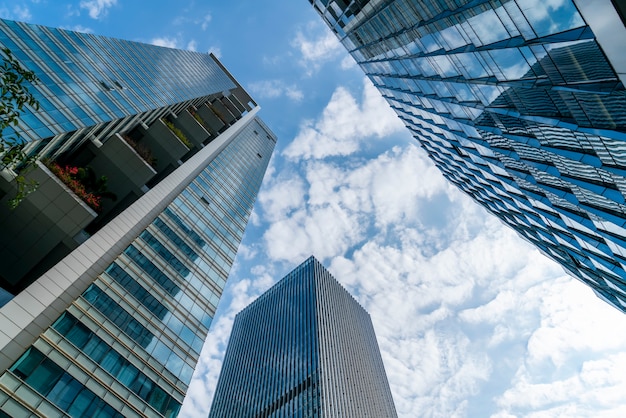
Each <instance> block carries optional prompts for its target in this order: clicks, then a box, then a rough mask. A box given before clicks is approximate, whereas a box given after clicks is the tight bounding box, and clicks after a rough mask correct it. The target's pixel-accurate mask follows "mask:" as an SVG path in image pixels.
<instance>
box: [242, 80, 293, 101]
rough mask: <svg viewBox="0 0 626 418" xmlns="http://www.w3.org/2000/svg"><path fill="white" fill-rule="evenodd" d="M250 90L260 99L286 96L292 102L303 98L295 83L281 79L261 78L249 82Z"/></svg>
mask: <svg viewBox="0 0 626 418" xmlns="http://www.w3.org/2000/svg"><path fill="white" fill-rule="evenodd" d="M249 87H250V91H251V92H252V93H254V94H255V97H258V98H261V99H275V98H279V97H287V98H289V99H291V100H292V101H294V102H299V101H301V100H302V99H303V98H304V93H302V90H300V89H299V88H298V87H297V86H296V85H295V84H287V83H285V82H284V81H282V80H277V79H275V80H263V81H256V82H253V83H250V86H249Z"/></svg>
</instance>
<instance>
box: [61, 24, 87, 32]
mask: <svg viewBox="0 0 626 418" xmlns="http://www.w3.org/2000/svg"><path fill="white" fill-rule="evenodd" d="M63 29H67V30H73V31H75V32H81V33H93V29H91V28H88V27H86V26H83V25H74V26H67V27H63Z"/></svg>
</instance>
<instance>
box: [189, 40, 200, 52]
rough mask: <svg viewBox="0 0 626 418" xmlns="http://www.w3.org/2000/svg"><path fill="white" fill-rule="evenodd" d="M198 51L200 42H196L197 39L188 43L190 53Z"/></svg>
mask: <svg viewBox="0 0 626 418" xmlns="http://www.w3.org/2000/svg"><path fill="white" fill-rule="evenodd" d="M197 49H198V42H196V41H195V39H192V40H191V41H189V42H188V43H187V50H188V51H196V50H197Z"/></svg>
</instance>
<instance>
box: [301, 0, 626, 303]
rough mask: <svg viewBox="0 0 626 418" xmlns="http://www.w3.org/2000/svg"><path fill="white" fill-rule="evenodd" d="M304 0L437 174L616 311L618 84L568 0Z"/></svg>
mask: <svg viewBox="0 0 626 418" xmlns="http://www.w3.org/2000/svg"><path fill="white" fill-rule="evenodd" d="M311 3H312V4H313V6H314V8H315V9H316V10H317V11H318V12H319V13H320V14H321V15H322V17H323V19H324V20H325V21H326V22H327V23H328V25H329V26H330V27H331V28H332V29H333V31H334V32H335V33H336V34H337V36H338V37H339V39H340V40H341V42H342V43H343V45H344V46H345V47H346V48H347V49H348V51H349V52H350V53H351V54H352V56H353V57H354V58H355V59H356V61H357V62H358V63H359V65H360V66H361V68H362V69H363V71H364V72H365V73H366V74H367V75H368V76H369V78H370V79H371V80H372V82H373V83H374V85H375V86H376V87H377V88H378V89H379V91H380V92H381V93H382V95H383V96H384V97H385V98H386V99H387V101H388V102H389V104H390V105H391V107H392V108H393V109H394V110H395V111H396V113H397V114H398V116H399V117H400V118H401V119H402V120H403V122H404V123H405V125H406V126H407V128H408V129H410V130H411V132H412V133H413V135H414V136H415V138H416V139H417V140H418V141H419V143H420V144H421V146H422V147H423V148H424V149H425V150H426V151H427V153H428V155H429V156H430V158H431V159H432V160H433V161H434V163H435V164H436V165H437V167H438V168H439V169H440V170H441V171H442V172H443V174H444V176H445V177H446V178H447V179H448V180H450V181H451V182H452V183H454V184H455V185H457V186H458V187H459V188H460V189H461V190H462V191H464V192H465V193H467V194H468V195H470V196H471V197H472V198H473V199H474V200H475V201H476V202H478V203H480V204H481V205H482V206H484V207H485V208H486V209H487V210H489V211H490V212H491V213H493V214H495V215H496V216H498V217H499V218H500V219H501V220H503V221H504V222H505V223H506V224H507V225H509V226H511V227H512V228H514V229H515V230H516V231H517V232H518V233H519V235H520V236H522V237H523V238H525V239H526V240H528V241H530V242H531V243H533V244H534V245H535V246H537V247H538V248H539V249H540V250H541V251H542V252H543V253H544V254H546V255H547V256H549V257H550V258H552V259H553V260H555V261H557V262H558V263H560V264H561V265H562V266H563V267H564V268H565V269H566V270H567V271H568V272H569V273H571V274H572V275H573V276H574V277H576V278H578V279H580V280H581V281H583V282H584V283H586V284H587V285H589V286H590V287H591V288H592V289H593V290H594V291H595V292H596V294H598V296H600V297H601V298H602V299H604V300H606V301H608V302H609V303H611V304H612V305H613V306H615V307H616V308H618V309H620V310H622V311H626V270H625V269H626V241H625V240H624V237H625V236H626V200H625V198H626V157H625V156H626V133H625V132H626V90H625V88H624V85H623V84H622V83H621V81H620V78H619V77H618V74H616V71H615V68H614V67H613V66H612V64H611V61H609V59H607V57H606V55H605V51H604V50H603V45H602V44H601V43H599V41H598V39H596V36H595V34H594V32H593V31H592V28H590V27H589V26H588V25H587V22H585V20H584V18H583V16H581V14H580V13H579V11H578V9H577V7H576V5H575V4H574V2H573V1H572V0H564V1H561V2H559V4H557V5H552V4H547V3H545V2H536V1H531V0H508V1H489V0H483V1H455V2H451V1H447V0H436V1H430V2H414V1H410V0H388V1H368V0H355V1H350V2H344V1H331V2H321V1H318V0H314V1H311ZM619 42H621V43H622V44H624V40H623V39H620V41H619Z"/></svg>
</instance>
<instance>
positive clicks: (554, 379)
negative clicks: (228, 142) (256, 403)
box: [182, 86, 626, 418]
mask: <svg viewBox="0 0 626 418" xmlns="http://www.w3.org/2000/svg"><path fill="white" fill-rule="evenodd" d="M368 88H370V87H368V86H365V87H364V90H365V92H364V98H363V99H362V100H361V102H362V103H360V104H359V103H358V102H357V100H355V99H354V97H353V96H352V95H350V94H349V93H348V92H347V90H345V89H339V90H337V91H336V92H335V94H334V95H333V97H332V98H331V100H330V102H329V104H328V106H327V107H326V109H325V110H324V111H323V113H322V114H321V115H319V117H318V118H316V119H315V120H313V121H310V122H308V124H306V125H303V128H301V132H300V133H299V135H297V137H296V139H295V140H294V141H293V142H292V143H291V144H289V145H288V146H287V147H286V149H285V151H284V153H283V154H282V155H280V154H278V155H275V158H276V160H278V161H277V162H275V163H273V164H272V166H271V169H270V173H269V174H268V176H267V178H266V181H265V184H264V187H263V190H262V191H261V193H260V194H259V198H258V201H259V206H258V207H257V209H256V210H255V213H257V214H258V225H259V227H260V229H262V233H263V239H262V240H261V243H262V246H259V247H255V249H256V250H258V253H256V255H255V256H253V258H252V259H250V260H249V261H246V262H247V263H248V264H247V265H248V268H243V267H242V268H240V269H238V272H240V273H241V274H242V277H241V278H239V279H237V278H235V280H238V281H235V282H234V283H232V284H229V287H228V290H227V293H228V295H231V297H232V298H233V299H234V301H233V302H232V304H231V305H226V306H225V307H222V306H220V309H225V311H226V313H225V314H223V315H220V316H219V318H218V319H216V323H215V324H214V328H213V329H212V330H211V333H210V339H209V341H210V342H209V343H207V346H206V347H205V351H204V353H203V355H202V358H203V360H202V362H201V365H202V366H201V369H200V370H199V372H198V373H197V374H196V376H197V377H194V379H202V381H201V384H202V388H201V389H197V391H198V392H197V393H194V394H193V395H190V396H193V400H190V401H186V405H191V404H194V405H196V406H198V409H197V410H195V411H194V412H195V413H197V414H198V415H206V411H207V408H208V405H209V402H210V399H211V397H212V393H213V390H214V388H215V383H216V381H217V373H218V371H219V367H220V366H221V358H222V356H223V350H224V348H225V344H226V341H227V334H228V333H229V332H230V324H231V322H232V317H233V316H234V314H235V313H236V312H238V310H239V309H241V308H243V307H244V306H246V304H247V303H248V302H249V301H251V300H252V299H253V298H254V297H255V296H256V295H258V294H259V293H261V292H262V291H263V290H264V289H266V288H267V287H269V286H270V285H271V284H272V283H273V282H275V281H276V280H277V279H279V278H280V277H281V274H284V273H286V272H287V271H289V270H290V269H291V268H293V267H294V266H295V265H297V264H298V263H300V262H301V261H302V260H303V259H304V258H306V257H307V256H309V255H310V254H314V255H316V256H317V257H318V258H319V259H320V260H321V261H323V262H324V263H325V264H326V265H327V266H328V268H329V270H330V271H331V273H333V275H334V276H335V277H336V278H337V279H338V280H339V281H340V282H341V283H342V284H343V285H344V286H345V287H346V288H347V289H348V290H349V291H350V292H351V293H352V294H353V295H354V296H355V297H356V299H357V300H358V301H359V302H360V303H361V305H362V306H363V307H364V308H365V309H366V310H367V311H368V312H369V313H370V315H371V317H372V321H373V324H374V327H375V330H376V334H377V339H378V343H379V346H380V348H381V353H382V356H383V361H384V364H385V368H386V371H387V375H388V378H389V382H390V386H391V389H392V393H393V396H394V401H395V404H396V407H397V410H398V414H399V416H400V417H403V418H408V417H414V416H416V415H418V416H421V417H433V418H434V417H474V416H492V417H502V418H504V417H513V416H526V417H552V416H555V417H556V416H568V417H569V416H577V417H578V416H582V417H595V416H600V417H603V416H605V417H612V416H616V417H617V416H624V414H625V413H626V411H625V410H624V409H626V408H624V406H622V403H623V401H622V399H623V393H624V391H625V390H626V378H625V377H624V376H623V370H624V369H625V368H626V355H624V354H623V353H624V352H626V336H624V335H623V333H620V332H616V330H620V329H622V328H623V327H624V326H626V318H625V317H624V315H623V314H621V313H619V312H618V311H617V310H615V309H613V308H611V307H609V306H608V305H606V304H605V303H604V302H601V301H600V300H598V299H597V298H596V297H595V296H594V295H593V294H592V292H591V291H590V290H589V289H588V288H586V287H585V286H583V285H582V284H580V283H578V282H576V281H574V280H572V279H570V278H568V277H566V276H564V274H563V272H562V270H561V269H560V267H558V266H557V265H555V264H554V263H553V262H551V261H550V260H548V259H547V258H545V257H544V256H542V255H541V254H540V253H539V252H538V251H537V250H535V249H534V248H532V247H531V246H530V245H529V244H527V243H525V242H524V241H522V240H520V239H519V238H518V237H517V235H516V233H515V232H514V231H512V230H511V229H509V228H507V227H505V226H504V225H503V224H502V223H501V222H500V221H499V220H497V219H496V218H495V217H493V216H490V215H488V214H487V213H486V211H485V210H483V209H482V208H480V207H479V206H478V205H476V204H475V203H473V202H472V201H471V200H470V199H469V198H468V197H466V196H465V195H463V194H461V193H460V192H459V191H458V190H457V189H456V188H454V187H452V186H450V185H449V184H448V183H447V182H445V181H444V180H443V177H442V176H441V175H440V174H439V172H438V171H437V170H436V169H435V168H434V166H433V164H432V163H431V162H430V161H429V160H428V159H427V157H426V156H425V153H424V151H423V150H421V149H420V148H419V147H418V146H417V143H415V142H409V143H407V144H405V145H404V146H396V147H394V148H392V149H390V150H388V151H386V152H382V153H379V154H378V155H376V156H374V157H373V158H369V159H368V158H365V156H364V153H362V152H359V151H360V150H361V148H362V145H363V143H365V142H366V141H372V140H373V139H374V138H377V137H385V135H387V134H388V133H389V132H397V130H398V129H401V124H400V125H397V126H396V125H394V124H392V123H391V122H389V124H385V123H383V124H382V125H379V124H378V123H377V122H378V120H377V119H385V118H386V116H385V114H384V109H386V107H385V104H384V102H383V103H382V104H380V105H379V106H374V105H372V104H371V103H370V104H369V105H367V103H368V101H373V97H374V96H373V95H372V96H371V97H370V98H369V99H368V98H366V96H367V94H369V93H368V92H367V89H368ZM379 100H382V99H380V98H379ZM366 109H369V110H368V111H366ZM387 110H388V109H387ZM344 112H345V113H344ZM390 117H393V120H394V121H396V122H397V120H396V119H395V115H393V113H391V116H390ZM390 120H392V119H390ZM354 125H358V126H354ZM306 129H310V130H312V131H314V133H313V134H309V135H311V137H310V138H309V139H314V140H315V141H317V142H316V143H309V142H306V141H303V138H304V133H305V130H306ZM327 137H330V139H329V138H327ZM320 143H321V144H320ZM346 144H347V145H346ZM331 145H332V146H331ZM333 146H334V148H333ZM338 155H341V156H343V157H342V158H336V157H337V156H338ZM281 157H282V159H281ZM285 157H286V158H285ZM274 164H276V165H278V166H279V167H281V170H280V171H277V170H276V168H275V167H276V165H274ZM244 255H248V256H249V255H250V253H249V252H248V251H247V249H246V250H245V251H244ZM244 272H245V274H244ZM277 272H281V274H278V273H277ZM203 375H204V377H200V376H203ZM192 386H193V385H192ZM194 390H196V389H194ZM200 406H201V407H200ZM185 411H191V410H190V409H188V408H187V406H185ZM182 416H193V415H192V414H191V413H187V412H185V413H184V414H183V415H182Z"/></svg>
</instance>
